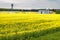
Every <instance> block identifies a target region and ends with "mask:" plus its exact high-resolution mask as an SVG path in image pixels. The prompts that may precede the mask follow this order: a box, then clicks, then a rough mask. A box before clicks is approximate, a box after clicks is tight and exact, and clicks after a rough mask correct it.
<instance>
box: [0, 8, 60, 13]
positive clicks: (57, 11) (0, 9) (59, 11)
mask: <svg viewBox="0 0 60 40" xmlns="http://www.w3.org/2000/svg"><path fill="white" fill-rule="evenodd" d="M55 10H56V13H57V14H60V9H55ZM0 11H24V12H26V11H27V12H28V11H31V12H38V11H39V9H31V10H25V9H5V8H0Z"/></svg>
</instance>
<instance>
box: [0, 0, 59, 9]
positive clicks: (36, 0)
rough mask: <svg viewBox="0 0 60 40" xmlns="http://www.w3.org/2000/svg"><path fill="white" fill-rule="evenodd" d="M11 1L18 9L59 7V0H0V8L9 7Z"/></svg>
mask: <svg viewBox="0 0 60 40" xmlns="http://www.w3.org/2000/svg"><path fill="white" fill-rule="evenodd" d="M11 3H13V4H14V8H18V9H19V8H20V9H22V8H23V9H34V8H35V9H39V8H41V9H43V8H55V9H60V0H0V8H11Z"/></svg>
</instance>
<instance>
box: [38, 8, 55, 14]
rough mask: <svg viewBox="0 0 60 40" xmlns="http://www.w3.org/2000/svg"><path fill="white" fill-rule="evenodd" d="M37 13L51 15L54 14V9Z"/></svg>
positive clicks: (41, 10) (40, 10)
mask: <svg viewBox="0 0 60 40" xmlns="http://www.w3.org/2000/svg"><path fill="white" fill-rule="evenodd" d="M38 12H39V13H41V14H51V13H55V9H39V10H38Z"/></svg>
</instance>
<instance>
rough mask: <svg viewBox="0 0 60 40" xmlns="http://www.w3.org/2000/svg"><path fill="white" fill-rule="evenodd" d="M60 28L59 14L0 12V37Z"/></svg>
mask: <svg viewBox="0 0 60 40" xmlns="http://www.w3.org/2000/svg"><path fill="white" fill-rule="evenodd" d="M57 27H60V14H40V13H37V12H0V37H1V36H3V37H6V36H13V35H16V34H19V35H22V34H24V33H33V32H40V31H42V30H48V29H51V28H57Z"/></svg>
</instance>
